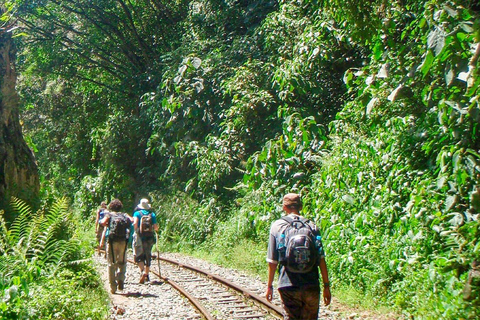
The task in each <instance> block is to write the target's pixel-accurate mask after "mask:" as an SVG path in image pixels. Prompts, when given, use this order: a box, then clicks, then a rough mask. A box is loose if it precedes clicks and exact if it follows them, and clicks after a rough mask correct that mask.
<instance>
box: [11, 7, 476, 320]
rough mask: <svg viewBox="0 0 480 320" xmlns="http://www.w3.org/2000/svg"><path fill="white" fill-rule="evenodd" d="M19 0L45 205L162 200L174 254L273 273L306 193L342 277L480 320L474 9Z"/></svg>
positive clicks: (370, 292)
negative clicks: (475, 269) (474, 275)
mask: <svg viewBox="0 0 480 320" xmlns="http://www.w3.org/2000/svg"><path fill="white" fill-rule="evenodd" d="M15 3H17V5H18V9H19V10H18V11H16V12H18V13H19V14H20V16H19V17H21V21H22V23H23V24H22V30H19V31H21V32H26V33H27V34H28V36H25V37H19V38H18V41H19V46H20V48H21V50H22V55H21V58H20V70H21V71H22V78H21V79H20V81H19V82H20V83H19V88H20V89H21V91H20V92H21V94H22V98H23V101H24V103H25V113H24V117H25V129H26V131H27V134H29V135H30V136H31V138H30V141H31V143H33V144H34V145H35V146H36V149H37V157H38V159H39V162H40V167H41V169H42V174H43V175H44V182H45V186H46V187H45V189H44V190H45V192H46V193H48V194H49V195H50V196H51V197H53V196H54V195H55V194H64V193H65V194H67V195H68V196H69V197H72V198H74V199H75V203H76V204H78V206H79V207H81V208H82V209H83V211H84V212H88V213H89V214H90V213H91V208H92V206H96V205H97V204H98V203H99V202H100V200H103V199H108V198H111V197H113V196H115V197H121V198H122V201H124V203H134V201H135V200H134V198H138V197H139V195H144V194H147V193H149V194H150V195H151V197H152V200H153V203H154V204H161V205H160V206H158V210H156V211H157V212H158V214H159V218H160V221H162V223H161V225H162V235H161V238H162V241H161V243H162V244H163V245H164V246H165V248H171V249H184V250H191V249H192V248H195V250H197V249H199V250H201V251H204V252H213V255H214V256H218V257H220V256H221V254H224V253H225V252H226V253H227V259H228V261H229V262H230V263H234V264H236V265H242V266H244V267H245V268H248V269H250V270H256V271H257V272H260V270H262V267H261V262H260V261H262V260H263V253H262V250H264V249H265V245H264V242H265V241H266V239H267V238H268V231H269V227H270V223H271V222H272V221H273V220H275V219H277V218H278V217H279V216H280V215H281V207H280V203H281V199H282V196H283V195H284V194H285V193H286V192H290V191H294V192H299V193H301V194H302V196H303V199H304V214H305V215H306V216H307V217H309V218H311V219H313V220H315V221H316V222H317V223H318V224H319V225H320V227H321V229H322V233H323V235H324V239H325V245H326V248H327V254H328V256H327V262H328V265H329V268H330V271H331V275H332V278H333V279H334V283H335V286H336V287H343V288H350V287H351V286H354V287H356V288H358V290H359V291H358V292H359V294H360V295H362V294H364V295H366V296H369V297H372V299H374V300H375V301H374V303H375V304H377V305H385V306H387V307H389V308H394V309H397V310H398V311H399V312H402V313H404V315H405V316H407V317H415V318H425V319H431V318H435V319H437V318H438V319H458V318H464V319H475V318H478V309H479V308H478V301H475V299H474V300H472V301H466V300H463V298H462V296H461V294H460V293H461V292H462V290H463V288H464V284H465V281H466V278H467V274H468V271H469V270H471V263H472V262H473V261H479V260H480V256H479V248H480V245H479V242H478V238H479V222H478V221H479V219H478V218H479V212H480V195H479V194H480V191H479V188H480V169H479V168H480V141H479V139H480V138H479V137H480V135H479V123H480V107H479V89H478V88H479V85H480V77H479V71H478V70H479V56H480V46H479V45H478V42H479V41H480V34H479V30H480V27H479V25H480V18H479V15H478V7H475V3H474V2H472V1H462V0H453V1H446V0H441V1H419V0H407V1H389V2H387V1H384V0H376V1H369V2H365V1H363V2H362V1H348V0H329V1H313V0H302V1H268V0H259V1H217V0H201V1H186V0H185V1H163V2H162V1H155V2H152V3H154V4H157V5H158V6H159V7H156V6H155V5H154V6H147V5H145V2H143V1H136V2H123V1H113V0H112V1H110V0H109V1H104V2H102V3H99V2H98V3H97V2H95V1H94V2H92V1H77V2H74V1H68V2H66V3H64V4H63V5H61V6H59V5H57V3H56V1H42V2H31V1H15ZM122 4H123V5H122ZM12 12H14V11H12ZM73 21H75V23H72V22H73ZM20 221H21V220H19V222H18V223H20ZM14 229H15V228H14ZM17 230H18V227H17ZM22 230H23V229H22ZM17 232H19V231H17ZM22 232H23V231H22ZM19 234H20V232H19ZM21 235H22V237H23V238H24V239H25V241H27V239H29V238H28V237H27V236H23V233H22V234H21ZM252 243H257V245H252ZM5 246H7V245H5ZM247 246H251V247H252V248H253V249H252V250H251V251H248V252H245V251H246V250H245V249H244V247H247ZM27 247H28V246H27ZM22 250H24V249H22ZM22 252H23V253H22ZM19 253H22V254H23V256H25V258H24V260H22V261H27V262H28V261H30V260H29V259H30V258H29V254H30V253H29V251H28V250H27V251H21V250H19ZM244 255H245V256H247V257H249V258H248V260H249V261H245V259H244V260H239V259H237V257H238V256H242V257H243V256H244ZM51 258H52V259H55V258H57V257H56V256H53V257H51ZM58 258H60V257H58ZM42 259H46V260H48V259H50V257H45V258H42ZM40 261H41V259H40ZM28 263H29V262H28ZM45 263H46V262H45ZM35 266H36V265H35ZM26 270H27V271H28V269H26ZM28 272H29V273H28ZM28 272H27V273H28V274H29V275H28V276H27V278H28V277H34V276H36V272H37V271H36V269H35V268H32V270H30V271H28ZM17 277H18V276H17ZM16 281H17V282H18V283H19V284H20V283H21V279H20V278H18V280H16ZM473 291H474V292H473V293H474V294H476V295H477V296H478V288H474V289H473Z"/></svg>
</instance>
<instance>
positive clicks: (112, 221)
mask: <svg viewBox="0 0 480 320" xmlns="http://www.w3.org/2000/svg"><path fill="white" fill-rule="evenodd" d="M122 208H123V204H122V202H121V201H120V200H118V199H114V200H112V202H110V204H109V205H108V209H109V211H108V212H106V213H105V217H104V218H103V219H102V220H101V221H100V223H101V224H102V225H103V226H105V227H107V231H106V238H107V241H106V243H107V248H106V251H107V262H108V281H109V283H110V292H111V293H115V292H116V291H117V289H118V290H123V289H124V283H125V272H126V270H127V243H128V240H129V238H130V227H131V225H132V222H133V219H132V217H130V216H129V215H127V214H126V213H123V212H121V210H122Z"/></svg>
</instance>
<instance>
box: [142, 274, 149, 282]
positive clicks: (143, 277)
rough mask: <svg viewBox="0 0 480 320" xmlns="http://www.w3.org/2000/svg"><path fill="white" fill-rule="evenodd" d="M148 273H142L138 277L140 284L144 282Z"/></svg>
mask: <svg viewBox="0 0 480 320" xmlns="http://www.w3.org/2000/svg"><path fill="white" fill-rule="evenodd" d="M147 277H148V275H146V274H145V273H144V274H142V276H141V277H140V283H141V284H144V283H145V280H146V279H147Z"/></svg>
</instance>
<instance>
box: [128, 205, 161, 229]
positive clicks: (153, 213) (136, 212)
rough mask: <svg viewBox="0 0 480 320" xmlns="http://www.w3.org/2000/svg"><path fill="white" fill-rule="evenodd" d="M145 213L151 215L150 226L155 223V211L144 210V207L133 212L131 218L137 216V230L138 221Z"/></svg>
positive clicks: (138, 227)
mask: <svg viewBox="0 0 480 320" xmlns="http://www.w3.org/2000/svg"><path fill="white" fill-rule="evenodd" d="M147 214H151V215H152V226H154V225H156V224H157V216H156V215H155V212H152V211H148V210H144V209H142V210H138V211H135V212H134V213H133V218H137V230H139V229H140V221H141V220H142V217H143V216H144V215H147Z"/></svg>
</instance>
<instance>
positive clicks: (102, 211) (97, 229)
mask: <svg viewBox="0 0 480 320" xmlns="http://www.w3.org/2000/svg"><path fill="white" fill-rule="evenodd" d="M106 211H107V203H106V202H105V201H102V202H101V203H100V208H99V209H98V210H97V216H96V218H95V235H96V238H97V251H98V254H99V255H100V250H102V249H105V248H103V245H102V235H103V230H104V226H102V225H101V224H100V221H101V220H102V219H103V218H104V216H105V212H106Z"/></svg>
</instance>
